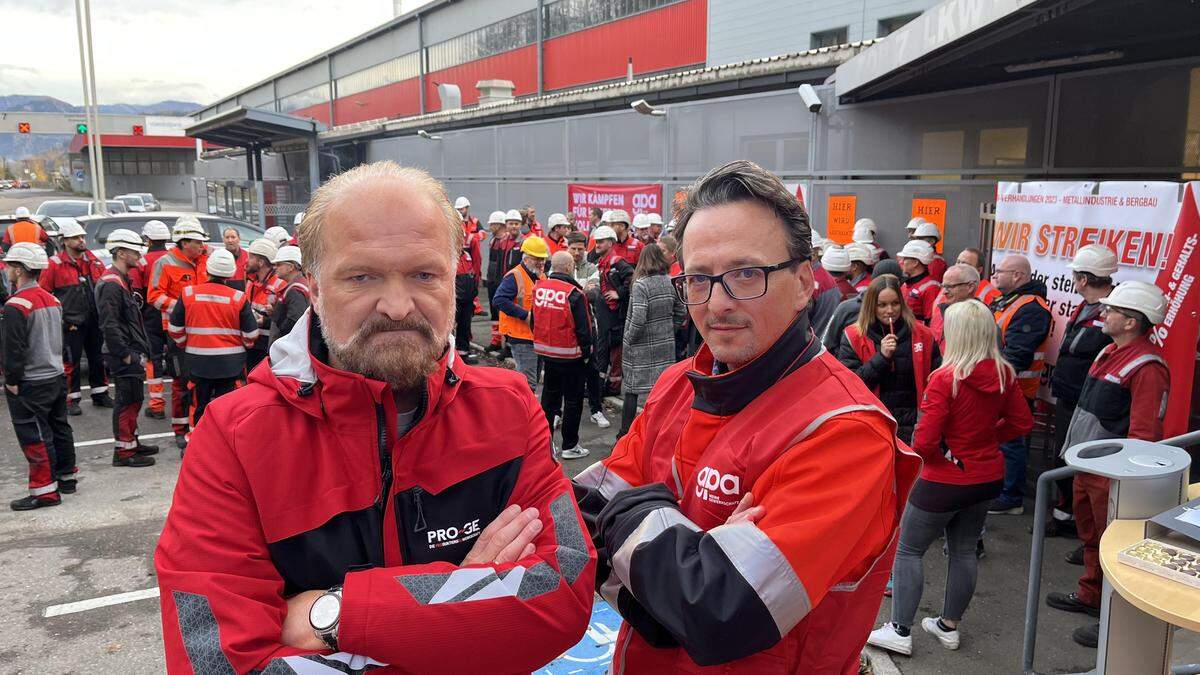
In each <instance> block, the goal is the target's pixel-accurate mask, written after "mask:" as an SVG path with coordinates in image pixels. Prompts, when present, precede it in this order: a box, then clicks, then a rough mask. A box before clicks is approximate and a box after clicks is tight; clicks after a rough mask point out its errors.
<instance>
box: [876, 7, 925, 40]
mask: <svg viewBox="0 0 1200 675" xmlns="http://www.w3.org/2000/svg"><path fill="white" fill-rule="evenodd" d="M918 16H921V13H920V12H916V13H915V14H904V15H902V16H893V17H892V18H890V19H880V20H879V27H878V28H877V29H876V30H875V37H877V38H881V37H887V36H889V35H891V34H892V33H895V32H896V31H898V30H900V27H901V26H903V25H904V24H906V23H908V22H909V21H912V20H913V19H915V18H917V17H918Z"/></svg>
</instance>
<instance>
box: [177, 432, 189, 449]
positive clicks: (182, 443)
mask: <svg viewBox="0 0 1200 675" xmlns="http://www.w3.org/2000/svg"><path fill="white" fill-rule="evenodd" d="M187 444H188V442H187V436H185V435H184V434H175V447H177V448H179V449H180V450H186V449H187Z"/></svg>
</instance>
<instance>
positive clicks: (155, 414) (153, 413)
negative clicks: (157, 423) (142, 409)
mask: <svg viewBox="0 0 1200 675" xmlns="http://www.w3.org/2000/svg"><path fill="white" fill-rule="evenodd" d="M146 417H149V418H150V419H152V420H165V419H167V413H166V411H164V410H151V409H149V408H146Z"/></svg>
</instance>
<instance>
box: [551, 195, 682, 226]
mask: <svg viewBox="0 0 1200 675" xmlns="http://www.w3.org/2000/svg"><path fill="white" fill-rule="evenodd" d="M567 203H568V204H569V205H570V206H571V217H572V218H574V219H575V227H577V228H578V229H579V231H580V232H587V231H588V230H589V229H590V228H591V224H590V221H589V220H588V214H589V213H590V212H591V210H592V209H593V208H598V209H600V210H602V211H609V210H612V209H624V210H625V211H628V212H629V215H630V217H632V216H634V215H636V214H639V213H657V214H660V215H661V214H662V212H663V200H662V185H660V184H658V183H647V184H643V185H618V184H606V183H600V184H590V185H584V184H582V183H568V184H567Z"/></svg>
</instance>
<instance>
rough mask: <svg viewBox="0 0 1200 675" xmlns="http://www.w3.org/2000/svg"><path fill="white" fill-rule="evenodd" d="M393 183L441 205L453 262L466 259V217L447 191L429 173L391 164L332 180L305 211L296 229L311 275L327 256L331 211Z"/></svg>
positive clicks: (359, 168) (366, 167)
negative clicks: (354, 192)
mask: <svg viewBox="0 0 1200 675" xmlns="http://www.w3.org/2000/svg"><path fill="white" fill-rule="evenodd" d="M380 179H382V180H390V181H396V182H404V183H408V184H409V185H410V186H411V187H412V188H413V189H414V190H415V191H417V192H421V193H425V194H427V195H429V196H430V197H432V198H433V200H434V202H435V203H436V204H437V205H438V209H439V211H440V212H441V214H442V216H443V218H444V220H445V224H446V227H447V228H449V232H450V251H449V255H450V261H451V264H454V262H455V261H457V260H458V257H459V256H460V255H462V247H463V239H464V238H465V236H466V235H465V234H464V232H463V226H462V214H460V213H459V212H458V211H457V210H456V209H455V208H454V205H453V204H451V203H450V198H449V197H448V196H447V195H446V188H445V187H444V186H443V185H442V184H441V182H440V181H438V180H437V179H436V178H434V177H433V176H431V175H430V174H429V173H428V172H427V171H423V170H421V169H416V168H413V167H409V166H400V165H399V164H397V163H395V162H393V161H391V160H383V161H381V162H372V163H371V164H360V165H358V166H356V167H354V168H353V169H350V170H349V171H346V172H344V173H341V174H338V175H337V176H334V177H333V178H330V179H329V180H328V181H327V182H326V183H325V184H324V185H322V186H321V187H319V188H317V190H316V192H314V193H313V195H312V199H311V200H309V202H308V207H307V208H305V210H304V220H302V221H300V226H299V227H298V228H296V238H297V239H298V240H299V242H300V257H301V258H302V259H303V260H304V266H305V267H306V268H307V269H308V273H309V274H311V275H313V276H316V275H317V270H318V269H319V268H320V265H321V258H322V256H323V254H324V253H325V242H324V241H323V237H322V234H321V232H322V230H323V229H324V228H325V221H326V220H328V218H329V210H330V209H331V208H332V207H333V205H334V204H335V203H336V202H337V199H338V197H339V196H341V195H342V193H344V192H346V191H348V190H351V189H353V188H355V187H358V186H360V185H362V184H364V183H368V182H370V181H373V180H380Z"/></svg>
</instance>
